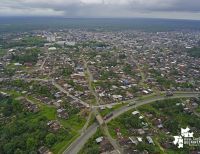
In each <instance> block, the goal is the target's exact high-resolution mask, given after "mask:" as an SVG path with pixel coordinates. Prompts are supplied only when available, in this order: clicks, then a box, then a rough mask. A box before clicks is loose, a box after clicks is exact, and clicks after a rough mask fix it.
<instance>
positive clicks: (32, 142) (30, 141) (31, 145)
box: [26, 138, 37, 151]
mask: <svg viewBox="0 0 200 154" xmlns="http://www.w3.org/2000/svg"><path fill="white" fill-rule="evenodd" d="M36 147H37V142H36V140H35V139H34V138H28V139H27V141H26V148H27V149H28V150H30V151H31V150H34V149H36Z"/></svg>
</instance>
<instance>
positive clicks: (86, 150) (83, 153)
mask: <svg viewBox="0 0 200 154" xmlns="http://www.w3.org/2000/svg"><path fill="white" fill-rule="evenodd" d="M101 136H103V133H102V131H101V129H100V128H98V129H97V131H96V133H95V134H94V135H93V136H92V137H91V138H90V139H89V140H88V141H87V143H86V144H85V145H84V146H83V148H82V149H81V150H80V151H79V153H78V154H98V153H100V151H99V144H97V143H96V141H95V139H96V138H98V137H101Z"/></svg>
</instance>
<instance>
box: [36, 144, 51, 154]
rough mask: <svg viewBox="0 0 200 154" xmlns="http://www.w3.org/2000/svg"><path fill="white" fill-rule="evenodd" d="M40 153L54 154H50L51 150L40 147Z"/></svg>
mask: <svg viewBox="0 0 200 154" xmlns="http://www.w3.org/2000/svg"><path fill="white" fill-rule="evenodd" d="M38 152H39V154H52V152H50V150H49V149H48V148H47V147H45V146H42V147H40V148H39V149H38Z"/></svg>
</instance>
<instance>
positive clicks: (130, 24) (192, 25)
mask: <svg viewBox="0 0 200 154" xmlns="http://www.w3.org/2000/svg"><path fill="white" fill-rule="evenodd" d="M49 28H50V29H51V28H53V29H55V28H85V29H90V30H91V29H94V30H96V29H97V28H99V30H128V29H136V30H143V31H150V32H157V31H173V30H185V29H187V30H200V21H194V20H169V19H140V18H130V19H128V18H125V19H124V18H123V19H120V18H110V19H109V18H105V19H103V18H98V19H97V18H61V17H58V18H55V17H52V18H50V17H0V32H8V31H16V32H20V31H29V30H42V29H49Z"/></svg>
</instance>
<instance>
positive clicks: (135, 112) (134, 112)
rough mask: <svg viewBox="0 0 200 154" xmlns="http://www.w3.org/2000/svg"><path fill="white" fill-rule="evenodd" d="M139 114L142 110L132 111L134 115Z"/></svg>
mask: <svg viewBox="0 0 200 154" xmlns="http://www.w3.org/2000/svg"><path fill="white" fill-rule="evenodd" d="M137 114H140V112H139V111H133V112H132V115H137Z"/></svg>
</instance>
